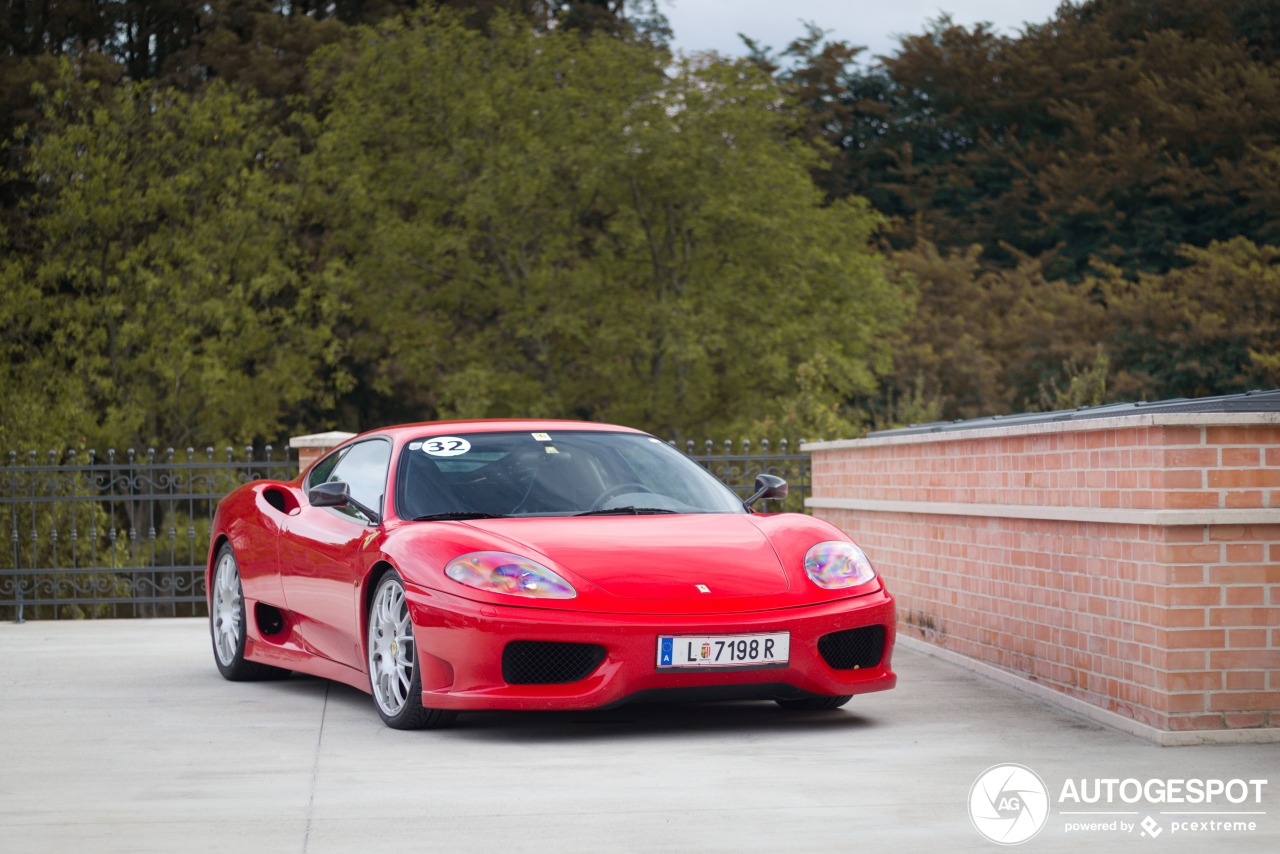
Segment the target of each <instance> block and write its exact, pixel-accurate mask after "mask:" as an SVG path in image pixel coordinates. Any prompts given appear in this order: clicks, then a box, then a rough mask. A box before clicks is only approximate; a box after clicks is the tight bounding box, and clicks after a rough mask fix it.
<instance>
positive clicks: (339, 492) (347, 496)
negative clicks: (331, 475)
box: [307, 480, 382, 525]
mask: <svg viewBox="0 0 1280 854" xmlns="http://www.w3.org/2000/svg"><path fill="white" fill-rule="evenodd" d="M307 500H308V501H310V502H311V506H312V507H347V506H348V505H349V506H351V507H354V508H356V509H357V510H359V511H360V512H361V513H363V514H364V516H365V518H366V519H368V520H369V521H370V522H371V523H372V524H374V525H377V524H378V523H379V522H381V521H382V514H381V513H379V512H378V511H377V510H374V509H373V508H372V507H368V506H366V505H364V504H361V503H360V502H359V501H356V500H355V499H354V498H352V497H351V487H350V486H348V485H347V484H345V483H343V482H342V481H340V480H333V481H329V482H328V483H321V484H318V485H316V486H313V487H311V489H310V490H309V491H308V492H307Z"/></svg>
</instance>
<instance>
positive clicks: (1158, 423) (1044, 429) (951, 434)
mask: <svg viewBox="0 0 1280 854" xmlns="http://www.w3.org/2000/svg"><path fill="white" fill-rule="evenodd" d="M1277 424H1280V412H1186V413H1181V412H1173V413H1151V414H1148V415H1121V416H1117V417H1115V418H1086V419H1081V420H1077V421H1055V422H1051V423H1048V424H1043V423H1042V424H1011V425H1009V426H1008V427H975V428H974V429H972V430H950V431H947V432H945V433H912V434H910V435H906V436H876V437H869V438H865V439H836V440H833V441H826V442H804V443H802V444H801V445H800V450H801V451H805V452H812V451H835V450H839V449H841V448H876V447H885V446H891V445H920V444H924V443H926V442H965V441H972V440H974V439H1001V438H1006V437H1009V436H1045V435H1052V434H1055V433H1083V432H1086V431H1093V430H1125V429H1132V428H1134V427H1249V426H1253V425H1277Z"/></svg>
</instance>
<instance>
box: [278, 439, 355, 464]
mask: <svg viewBox="0 0 1280 854" xmlns="http://www.w3.org/2000/svg"><path fill="white" fill-rule="evenodd" d="M355 435H356V434H355V433H346V432H343V431H342V430H330V431H329V432H328V433H312V434H311V435H309V436H294V437H293V438H292V439H290V440H289V447H290V448H297V449H298V471H299V472H304V471H306V470H307V468H308V467H310V465H311V464H312V463H314V462H315V461H316V460H318V459H320V458H321V457H323V456H324V455H325V454H327V453H329V452H330V451H331V450H333V449H334V448H336V447H338V446H339V445H341V444H342V443H343V442H345V441H347V440H348V439H350V438H352V437H353V436H355Z"/></svg>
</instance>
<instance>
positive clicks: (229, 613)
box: [209, 543, 289, 682]
mask: <svg viewBox="0 0 1280 854" xmlns="http://www.w3.org/2000/svg"><path fill="white" fill-rule="evenodd" d="M210 594H211V595H210V601H209V635H210V638H211V640H212V641H213V662H214V664H216V665H218V672H219V673H221V674H222V675H223V677H224V678H226V679H230V680H231V681H232V682H255V681H258V680H261V679H283V678H284V677H286V676H288V675H289V671H288V670H282V669H281V668H279V667H272V666H271V665H269V664H259V663H258V662H256V661H247V660H245V657H244V647H245V640H246V639H247V637H248V622H247V620H246V618H245V608H244V588H243V587H242V586H241V584H240V565H239V564H238V563H237V562H236V555H235V552H234V551H232V549H231V544H230V543H226V544H224V545H223V546H222V548H220V549H218V557H217V559H216V560H215V561H214V564H213V584H212V589H211V590H210Z"/></svg>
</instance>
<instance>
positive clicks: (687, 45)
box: [659, 0, 1079, 57]
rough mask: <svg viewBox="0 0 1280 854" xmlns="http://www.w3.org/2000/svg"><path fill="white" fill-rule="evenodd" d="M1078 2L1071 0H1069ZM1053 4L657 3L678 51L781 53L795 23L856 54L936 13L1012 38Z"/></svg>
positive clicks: (886, 50) (1001, 0)
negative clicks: (813, 27) (749, 46)
mask: <svg viewBox="0 0 1280 854" xmlns="http://www.w3.org/2000/svg"><path fill="white" fill-rule="evenodd" d="M1077 2H1079V0H1077ZM1058 4H1059V0H659V7H660V8H661V9H662V11H663V13H664V14H666V16H667V18H668V20H670V22H671V28H672V29H673V30H674V31H675V40H674V42H673V45H674V47H675V48H676V49H678V50H682V51H685V52H693V51H699V50H715V51H719V52H720V53H725V54H731V55H735V56H740V55H742V54H743V53H744V52H745V51H744V50H743V47H742V40H741V39H739V38H738V35H737V34H738V33H743V34H745V35H747V36H749V37H750V38H752V39H755V40H756V41H758V42H759V43H760V44H761V45H764V46H767V47H772V48H773V49H774V50H775V51H781V50H783V49H784V48H785V47H786V46H787V45H788V44H789V43H790V42H791V40H792V39H794V38H795V37H797V36H799V35H801V34H803V32H804V25H803V24H802V23H801V22H802V21H812V22H813V23H815V24H817V25H818V26H820V27H822V28H823V29H824V30H831V31H832V32H831V34H830V36H828V38H831V39H833V40H839V41H846V42H849V43H851V44H855V45H863V46H864V47H866V48H867V49H868V50H867V52H866V53H864V54H863V56H864V57H868V56H869V55H876V54H890V53H893V52H894V51H896V50H897V47H898V40H897V39H896V38H895V37H894V36H895V35H912V34H916V33H920V32H923V31H924V30H925V27H926V25H927V22H928V21H930V20H932V19H934V18H937V17H939V15H941V14H942V13H944V12H947V13H950V15H951V17H952V19H953V20H954V21H955V22H956V23H957V24H964V25H966V26H973V25H974V24H976V23H978V22H980V21H988V22H990V23H992V24H994V25H995V26H996V28H997V29H998V30H999V31H1000V32H1002V33H1004V34H1006V35H1015V34H1016V33H1017V32H1018V31H1019V30H1021V29H1022V26H1023V24H1024V23H1026V22H1027V21H1030V22H1031V23H1035V24H1040V23H1044V22H1045V21H1047V20H1049V19H1050V18H1051V17H1053V13H1054V11H1055V10H1056V9H1057V8H1058Z"/></svg>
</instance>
